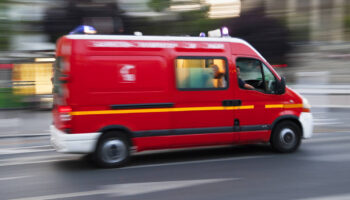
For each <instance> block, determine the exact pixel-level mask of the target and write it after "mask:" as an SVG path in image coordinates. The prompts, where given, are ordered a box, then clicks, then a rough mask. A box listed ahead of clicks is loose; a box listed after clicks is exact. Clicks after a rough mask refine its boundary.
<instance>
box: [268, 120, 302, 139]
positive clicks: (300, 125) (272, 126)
mask: <svg viewBox="0 0 350 200" xmlns="http://www.w3.org/2000/svg"><path fill="white" fill-rule="evenodd" d="M283 121H292V122H294V123H295V124H296V125H297V126H299V128H300V131H301V137H303V136H304V133H303V126H302V124H301V122H300V120H299V117H297V116H295V115H283V116H280V117H278V118H277V119H276V120H275V121H274V122H273V123H272V125H271V133H272V132H273V130H274V129H275V127H276V126H277V124H279V123H281V122H283ZM271 136H272V134H271V135H270V138H271Z"/></svg>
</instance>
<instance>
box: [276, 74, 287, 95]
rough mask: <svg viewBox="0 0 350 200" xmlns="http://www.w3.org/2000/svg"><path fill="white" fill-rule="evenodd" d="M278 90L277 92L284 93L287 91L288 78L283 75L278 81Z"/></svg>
mask: <svg viewBox="0 0 350 200" xmlns="http://www.w3.org/2000/svg"><path fill="white" fill-rule="evenodd" d="M276 90H277V91H276V93H277V94H284V93H285V92H286V78H284V77H283V76H282V77H281V80H280V81H278V82H277V87H276Z"/></svg>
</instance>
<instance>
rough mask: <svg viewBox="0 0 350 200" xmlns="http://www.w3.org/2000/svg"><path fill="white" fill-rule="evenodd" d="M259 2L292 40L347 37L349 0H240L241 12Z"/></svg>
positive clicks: (327, 40) (349, 16)
mask: <svg viewBox="0 0 350 200" xmlns="http://www.w3.org/2000/svg"><path fill="white" fill-rule="evenodd" d="M257 6H263V7H264V8H265V11H266V14H267V15H269V16H273V17H277V18H280V19H281V20H282V21H284V22H285V23H286V24H287V25H288V27H289V28H290V30H292V31H293V32H294V33H295V34H294V40H296V41H298V40H299V41H300V40H302V41H322V42H325V41H326V42H330V41H331V42H341V41H346V40H349V39H350V35H349V34H350V32H349V28H350V23H349V22H350V1H349V0H308V1H305V0H242V9H243V10H242V12H244V11H245V10H249V9H252V8H254V7H257Z"/></svg>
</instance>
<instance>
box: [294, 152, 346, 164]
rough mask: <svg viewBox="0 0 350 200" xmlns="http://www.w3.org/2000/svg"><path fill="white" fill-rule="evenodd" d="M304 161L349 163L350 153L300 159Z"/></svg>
mask: <svg viewBox="0 0 350 200" xmlns="http://www.w3.org/2000/svg"><path fill="white" fill-rule="evenodd" d="M300 159H302V160H312V161H323V162H349V161H350V154H349V153H343V154H341V153H338V154H334V153H333V154H328V155H320V156H311V157H305V158H304V157H303V158H300Z"/></svg>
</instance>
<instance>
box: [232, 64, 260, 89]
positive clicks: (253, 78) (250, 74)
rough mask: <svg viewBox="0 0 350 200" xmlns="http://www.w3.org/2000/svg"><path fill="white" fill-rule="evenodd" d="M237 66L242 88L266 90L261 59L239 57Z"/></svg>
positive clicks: (239, 83) (239, 82)
mask: <svg viewBox="0 0 350 200" xmlns="http://www.w3.org/2000/svg"><path fill="white" fill-rule="evenodd" d="M236 67H237V76H238V85H239V87H240V88H242V89H255V90H259V91H264V90H265V88H264V81H263V73H262V71H261V62H260V61H258V60H255V59H251V58H238V59H237V61H236Z"/></svg>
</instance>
